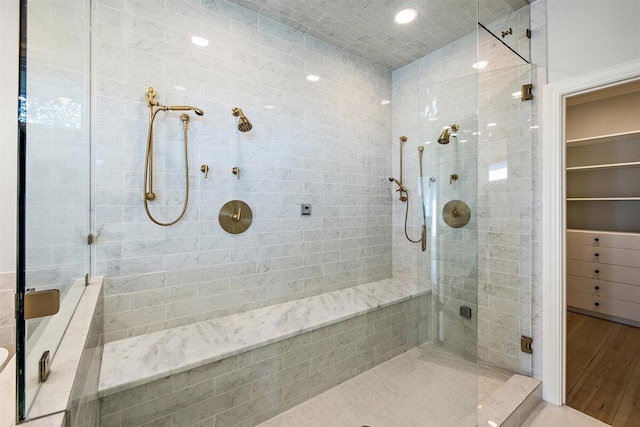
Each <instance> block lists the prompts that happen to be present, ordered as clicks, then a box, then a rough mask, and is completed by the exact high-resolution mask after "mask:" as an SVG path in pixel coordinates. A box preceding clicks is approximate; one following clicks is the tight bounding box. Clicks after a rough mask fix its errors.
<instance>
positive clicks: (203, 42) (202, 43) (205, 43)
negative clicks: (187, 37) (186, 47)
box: [191, 36, 209, 47]
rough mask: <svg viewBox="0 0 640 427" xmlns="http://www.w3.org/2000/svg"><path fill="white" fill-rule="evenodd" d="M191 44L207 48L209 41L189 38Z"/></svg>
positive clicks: (196, 37)
mask: <svg viewBox="0 0 640 427" xmlns="http://www.w3.org/2000/svg"><path fill="white" fill-rule="evenodd" d="M191 43H193V44H195V45H196V46H201V47H206V46H209V40H207V39H205V38H202V37H198V36H193V37H191Z"/></svg>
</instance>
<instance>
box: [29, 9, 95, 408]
mask: <svg viewBox="0 0 640 427" xmlns="http://www.w3.org/2000/svg"><path fill="white" fill-rule="evenodd" d="M21 15H22V16H21V52H20V110H19V117H18V119H19V127H20V142H19V144H20V175H21V182H20V184H21V185H20V202H19V204H20V210H21V215H20V217H19V219H18V221H19V236H20V242H19V248H18V258H19V269H18V296H19V298H21V303H19V307H23V308H25V309H24V310H21V314H20V318H19V319H18V322H17V353H18V357H17V362H18V365H19V379H18V385H19V387H18V417H19V418H21V419H24V418H28V417H30V415H29V409H30V407H31V405H32V403H33V400H34V398H35V396H36V394H37V392H38V390H39V388H40V385H41V384H42V381H43V380H44V378H43V375H41V374H40V367H41V365H42V362H43V361H44V360H46V359H48V360H49V361H50V362H52V361H53V360H54V358H55V354H56V351H57V349H58V346H59V344H60V340H61V339H62V336H63V334H64V332H65V330H66V328H67V325H68V323H69V320H70V319H71V316H72V315H73V312H74V310H75V308H76V305H77V303H78V301H79V300H80V297H81V296H82V293H83V291H84V287H85V277H86V275H88V274H89V272H90V250H89V245H88V243H89V242H88V236H89V233H90V231H89V230H90V164H91V153H90V144H89V135H90V107H89V106H90V97H89V82H90V78H89V76H90V66H89V65H90V62H89V59H90V37H89V34H90V31H89V25H90V2H89V1H87V0H63V1H55V2H50V1H45V0H30V1H29V2H28V4H27V2H26V1H23V2H21ZM56 294H57V295H56ZM58 297H59V307H58V309H57V313H56V314H53V315H52V314H50V313H51V312H54V311H56V307H55V305H56V300H57V299H58ZM35 299H39V301H40V302H42V301H46V302H45V304H44V306H45V307H46V309H45V310H44V311H42V312H40V313H36V312H34V311H33V310H31V309H30V307H33V304H30V302H31V301H34V300H35ZM43 313H47V315H44V316H40V315H41V314H43ZM36 315H37V317H35V316H36ZM25 318H26V319H25ZM36 415H42V414H36Z"/></svg>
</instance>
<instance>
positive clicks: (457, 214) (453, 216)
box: [442, 200, 471, 228]
mask: <svg viewBox="0 0 640 427" xmlns="http://www.w3.org/2000/svg"><path fill="white" fill-rule="evenodd" d="M442 219H443V220H444V222H445V223H446V224H447V225H448V226H449V227H452V228H460V227H464V226H465V225H467V223H468V222H469V220H470V219H471V210H470V209H469V206H468V205H467V204H466V203H465V202H463V201H461V200H451V201H450V202H448V203H447V204H446V205H444V207H443V208H442Z"/></svg>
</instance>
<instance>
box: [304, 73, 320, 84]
mask: <svg viewBox="0 0 640 427" xmlns="http://www.w3.org/2000/svg"><path fill="white" fill-rule="evenodd" d="M307 80H309V81H310V82H317V81H318V80H320V77H318V76H314V75H313V74H309V75H308V76H307Z"/></svg>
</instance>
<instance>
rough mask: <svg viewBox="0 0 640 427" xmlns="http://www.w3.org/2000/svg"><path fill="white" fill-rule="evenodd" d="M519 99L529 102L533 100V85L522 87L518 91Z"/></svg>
mask: <svg viewBox="0 0 640 427" xmlns="http://www.w3.org/2000/svg"><path fill="white" fill-rule="evenodd" d="M520 99H522V100H523V101H530V100H532V99H533V85H532V84H531V83H529V84H526V85H522V88H521V89H520Z"/></svg>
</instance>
